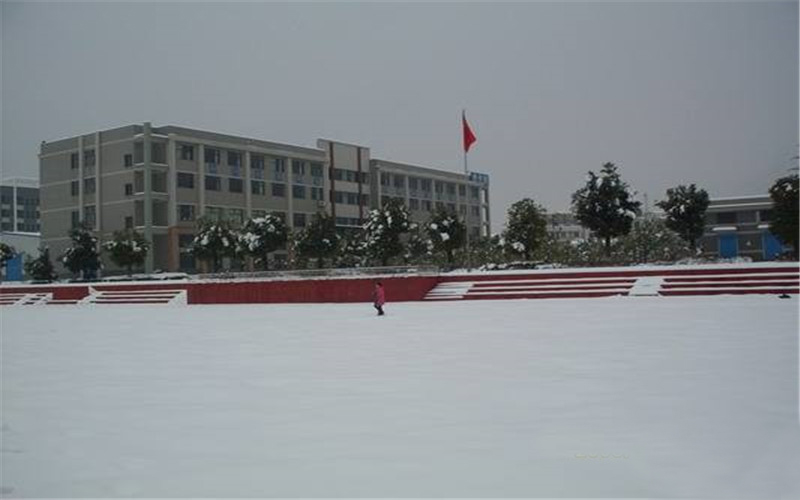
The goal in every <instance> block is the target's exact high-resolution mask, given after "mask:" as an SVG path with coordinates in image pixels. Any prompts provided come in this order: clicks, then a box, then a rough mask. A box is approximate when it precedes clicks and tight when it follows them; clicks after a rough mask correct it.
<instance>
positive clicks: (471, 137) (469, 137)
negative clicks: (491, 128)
mask: <svg viewBox="0 0 800 500" xmlns="http://www.w3.org/2000/svg"><path fill="white" fill-rule="evenodd" d="M461 124H462V126H463V128H464V152H465V153H466V152H468V151H469V147H470V146H472V143H473V142H475V141H477V140H478V139H477V138H476V137H475V134H473V133H472V130H471V129H470V128H469V123H467V117H466V115H465V113H464V112H463V111H462V112H461Z"/></svg>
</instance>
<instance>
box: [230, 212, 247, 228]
mask: <svg viewBox="0 0 800 500" xmlns="http://www.w3.org/2000/svg"><path fill="white" fill-rule="evenodd" d="M228 221H230V222H233V223H234V224H238V225H241V224H243V223H244V210H243V209H241V208H229V209H228Z"/></svg>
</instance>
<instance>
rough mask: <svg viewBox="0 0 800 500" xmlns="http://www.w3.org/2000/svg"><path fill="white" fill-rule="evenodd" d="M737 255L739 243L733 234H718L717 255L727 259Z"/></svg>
mask: <svg viewBox="0 0 800 500" xmlns="http://www.w3.org/2000/svg"><path fill="white" fill-rule="evenodd" d="M737 255H739V244H738V242H737V239H736V235H735V234H721V235H719V256H720V257H722V258H723V259H729V258H732V257H736V256H737Z"/></svg>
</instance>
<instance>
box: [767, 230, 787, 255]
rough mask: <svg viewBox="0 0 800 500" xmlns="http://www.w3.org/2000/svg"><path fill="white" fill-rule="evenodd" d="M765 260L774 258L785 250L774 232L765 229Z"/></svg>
mask: <svg viewBox="0 0 800 500" xmlns="http://www.w3.org/2000/svg"><path fill="white" fill-rule="evenodd" d="M763 248H764V260H772V259H774V258H775V257H777V256H778V255H780V254H781V252H782V251H783V245H782V244H781V242H780V240H779V239H778V238H776V237H775V235H774V234H772V233H770V232H769V231H764V246H763Z"/></svg>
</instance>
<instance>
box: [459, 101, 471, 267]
mask: <svg viewBox="0 0 800 500" xmlns="http://www.w3.org/2000/svg"><path fill="white" fill-rule="evenodd" d="M466 116H467V111H466V110H465V109H462V110H461V120H462V122H461V123H462V126H463V124H464V121H465V120H466ZM464 175H465V176H466V178H467V186H469V170H468V169H467V148H464ZM467 196H469V194H467ZM467 199H469V198H467ZM467 207H469V204H467ZM464 228H465V229H466V232H467V236H466V244H467V269H468V270H472V258H471V257H470V251H469V210H467V213H466V214H464Z"/></svg>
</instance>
